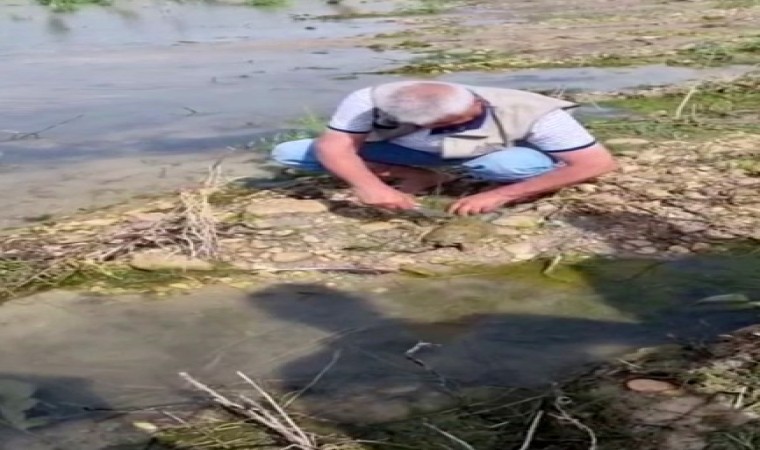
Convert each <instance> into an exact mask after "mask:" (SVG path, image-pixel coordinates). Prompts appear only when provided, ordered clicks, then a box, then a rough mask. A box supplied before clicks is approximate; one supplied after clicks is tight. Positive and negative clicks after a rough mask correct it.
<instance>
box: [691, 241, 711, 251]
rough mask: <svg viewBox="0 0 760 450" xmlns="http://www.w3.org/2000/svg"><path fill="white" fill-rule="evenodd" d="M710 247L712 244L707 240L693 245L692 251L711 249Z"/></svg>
mask: <svg viewBox="0 0 760 450" xmlns="http://www.w3.org/2000/svg"><path fill="white" fill-rule="evenodd" d="M710 248H712V246H711V245H710V244H708V243H707V242H697V243H696V244H694V245H692V246H691V249H692V251H695V252H701V251H705V250H710Z"/></svg>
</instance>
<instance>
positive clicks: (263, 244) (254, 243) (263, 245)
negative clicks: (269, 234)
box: [248, 241, 272, 250]
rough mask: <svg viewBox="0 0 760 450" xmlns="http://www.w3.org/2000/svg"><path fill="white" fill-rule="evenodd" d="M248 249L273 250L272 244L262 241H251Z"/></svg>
mask: <svg viewBox="0 0 760 450" xmlns="http://www.w3.org/2000/svg"><path fill="white" fill-rule="evenodd" d="M248 247H250V248H253V249H257V250H264V249H267V248H271V247H272V244H270V243H268V242H262V241H251V242H249V243H248Z"/></svg>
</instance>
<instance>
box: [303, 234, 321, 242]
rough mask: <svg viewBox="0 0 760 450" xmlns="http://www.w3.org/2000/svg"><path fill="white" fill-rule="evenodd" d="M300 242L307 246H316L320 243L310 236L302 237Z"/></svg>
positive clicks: (316, 238)
mask: <svg viewBox="0 0 760 450" xmlns="http://www.w3.org/2000/svg"><path fill="white" fill-rule="evenodd" d="M301 240H302V241H304V242H306V243H307V244H318V243H320V242H322V241H321V240H320V239H319V238H318V237H316V236H311V235H306V236H304V237H302V238H301Z"/></svg>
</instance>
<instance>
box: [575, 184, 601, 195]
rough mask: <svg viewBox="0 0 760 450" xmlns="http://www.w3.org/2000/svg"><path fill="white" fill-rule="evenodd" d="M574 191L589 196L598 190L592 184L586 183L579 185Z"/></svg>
mask: <svg viewBox="0 0 760 450" xmlns="http://www.w3.org/2000/svg"><path fill="white" fill-rule="evenodd" d="M576 189H578V190H579V191H581V192H586V193H588V194H591V193H593V192H596V191H598V190H599V188H598V187H596V186H594V185H593V184H588V183H584V184H579V185H578V186H576Z"/></svg>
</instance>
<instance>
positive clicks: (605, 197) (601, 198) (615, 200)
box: [591, 194, 626, 205]
mask: <svg viewBox="0 0 760 450" xmlns="http://www.w3.org/2000/svg"><path fill="white" fill-rule="evenodd" d="M591 199H592V200H593V201H594V202H597V203H604V204H607V205H622V204H624V203H625V202H626V201H625V199H624V198H622V197H620V196H619V195H615V194H600V195H595V196H593V197H591Z"/></svg>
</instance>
